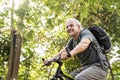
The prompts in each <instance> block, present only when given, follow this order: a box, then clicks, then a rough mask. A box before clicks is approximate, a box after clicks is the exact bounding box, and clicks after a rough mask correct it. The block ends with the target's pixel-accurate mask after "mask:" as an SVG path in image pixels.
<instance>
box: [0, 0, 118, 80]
mask: <svg viewBox="0 0 120 80" xmlns="http://www.w3.org/2000/svg"><path fill="white" fill-rule="evenodd" d="M21 1H22V2H23V3H21V4H20V6H19V8H18V9H15V13H14V15H15V16H14V27H15V28H16V29H17V30H18V31H19V32H20V33H21V35H22V40H23V43H22V53H21V60H20V66H19V75H18V80H26V79H28V80H47V78H48V76H49V72H50V70H49V69H48V68H50V67H41V66H42V60H41V59H42V58H43V57H44V58H46V59H49V58H50V57H52V56H53V55H54V54H56V53H57V52H59V51H60V50H61V49H63V48H64V47H65V45H66V43H67V41H68V39H69V38H70V37H68V35H67V33H66V30H65V28H66V27H65V20H66V19H67V18H70V17H75V18H77V19H78V20H80V21H81V23H82V25H83V27H84V28H85V27H88V26H91V25H93V24H96V25H98V26H100V27H102V28H103V29H105V31H106V32H107V33H108V34H109V35H110V38H111V39H112V44H113V48H112V50H111V52H110V53H111V54H108V56H109V57H110V58H109V59H110V61H111V60H113V63H112V68H113V72H114V74H115V77H116V78H115V80H119V79H120V76H119V75H118V74H120V72H119V68H120V66H119V64H120V63H119V58H120V57H119V55H120V51H119V49H120V46H119V44H120V35H119V33H120V24H119V23H120V9H119V8H120V1H119V0H112V1H111V0H99V1H98V0H85V1H83V0H32V1H30V0H21ZM2 2H4V1H0V3H2ZM6 6H7V7H6ZM6 6H5V9H4V11H2V12H0V45H1V47H0V63H1V66H0V76H1V77H2V78H4V79H5V77H6V74H7V70H6V68H7V63H6V62H7V60H8V56H9V50H10V20H9V19H10V16H9V15H8V13H9V12H10V7H9V6H8V4H6ZM16 17H17V18H16ZM21 25H22V26H21ZM116 47H117V49H116ZM115 50H117V51H116V52H115ZM114 55H116V58H117V60H115V59H116V58H115V59H114V57H113V56H114ZM75 60H76V59H75ZM77 61H78V60H77ZM75 62H76V61H75ZM70 64H74V65H70ZM77 64H79V62H76V63H74V62H73V59H69V60H68V61H66V62H65V64H64V66H63V68H64V69H65V68H66V69H65V72H71V71H72V70H74V69H75V68H77V67H79V66H80V65H77ZM68 65H69V66H68ZM55 68H56V66H55V67H54V68H53V71H54V70H55ZM3 71H4V72H5V73H3ZM52 74H53V73H52ZM33 75H34V76H33ZM108 79H110V75H109V76H108Z"/></svg>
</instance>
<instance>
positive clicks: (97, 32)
mask: <svg viewBox="0 0 120 80" xmlns="http://www.w3.org/2000/svg"><path fill="white" fill-rule="evenodd" d="M87 29H88V30H89V31H90V32H91V33H92V34H93V35H94V36H95V38H96V39H97V41H98V43H99V45H100V47H101V49H102V50H103V51H104V53H105V54H106V53H108V52H109V51H110V49H111V47H112V44H111V40H110V38H109V36H108V35H107V33H106V32H105V31H104V30H103V29H101V28H99V27H97V26H92V27H89V28H87ZM97 51H98V52H99V50H98V49H97ZM99 57H101V56H100V55H99ZM105 57H106V59H107V62H108V65H109V68H110V73H111V78H112V80H114V75H113V72H112V68H111V66H110V63H109V60H108V58H107V55H105ZM101 64H102V66H103V65H104V64H103V62H102V60H101Z"/></svg>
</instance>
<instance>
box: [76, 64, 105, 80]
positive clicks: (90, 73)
mask: <svg viewBox="0 0 120 80" xmlns="http://www.w3.org/2000/svg"><path fill="white" fill-rule="evenodd" d="M106 77H107V72H106V71H104V70H103V69H102V68H101V67H99V66H95V65H92V66H90V67H88V68H86V69H85V70H83V71H81V72H80V73H78V74H77V75H76V76H75V80H106Z"/></svg>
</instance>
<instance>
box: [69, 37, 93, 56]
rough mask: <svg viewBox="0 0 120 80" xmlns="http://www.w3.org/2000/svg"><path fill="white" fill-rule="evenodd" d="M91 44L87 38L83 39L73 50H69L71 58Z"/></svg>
mask: <svg viewBox="0 0 120 80" xmlns="http://www.w3.org/2000/svg"><path fill="white" fill-rule="evenodd" d="M90 43H91V40H90V39H88V38H83V39H82V40H81V41H80V42H79V43H78V45H77V46H76V47H75V48H74V49H73V50H71V52H70V54H71V56H75V55H77V54H78V53H81V52H83V51H85V50H86V49H87V48H88V47H89V45H90Z"/></svg>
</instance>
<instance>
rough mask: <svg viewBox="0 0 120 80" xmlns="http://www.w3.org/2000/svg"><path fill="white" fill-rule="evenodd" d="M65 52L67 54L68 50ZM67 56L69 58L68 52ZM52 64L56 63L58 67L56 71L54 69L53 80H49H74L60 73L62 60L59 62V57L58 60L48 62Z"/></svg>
mask: <svg viewBox="0 0 120 80" xmlns="http://www.w3.org/2000/svg"><path fill="white" fill-rule="evenodd" d="M66 50H67V52H68V49H67V48H66ZM69 56H70V55H69V52H68V57H69ZM43 61H44V59H43ZM52 62H56V63H57V64H58V67H57V69H56V72H55V74H54V75H53V78H52V79H50V80H66V79H68V80H74V78H73V77H72V76H70V75H68V74H65V73H64V72H63V71H62V69H61V67H62V65H63V62H62V60H61V58H60V57H59V58H56V59H53V60H52V61H50V62H49V63H52ZM43 66H45V65H43Z"/></svg>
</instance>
